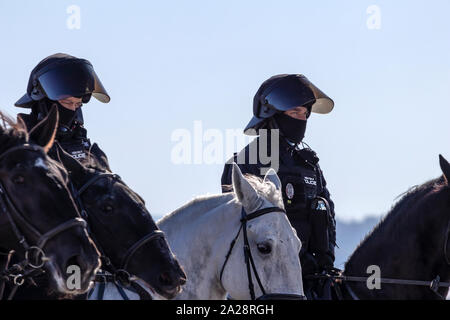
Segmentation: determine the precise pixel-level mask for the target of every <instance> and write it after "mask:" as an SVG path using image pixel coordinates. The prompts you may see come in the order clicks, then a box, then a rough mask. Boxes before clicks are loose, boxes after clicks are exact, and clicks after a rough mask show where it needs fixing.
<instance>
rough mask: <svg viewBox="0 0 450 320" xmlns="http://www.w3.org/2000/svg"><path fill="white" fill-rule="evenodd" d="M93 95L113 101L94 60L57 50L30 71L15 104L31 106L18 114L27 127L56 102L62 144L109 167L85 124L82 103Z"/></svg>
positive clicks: (82, 159) (78, 156) (80, 157)
mask: <svg viewBox="0 0 450 320" xmlns="http://www.w3.org/2000/svg"><path fill="white" fill-rule="evenodd" d="M91 96H94V98H96V99H97V100H99V101H100V102H103V103H108V102H109V101H110V97H109V95H108V93H107V92H106V90H105V88H104V87H103V85H102V83H101V81H100V79H99V78H98V76H97V74H96V73H95V71H94V68H93V66H92V64H91V63H90V62H89V61H88V60H85V59H79V58H76V57H74V56H70V55H67V54H64V53H57V54H54V55H51V56H49V57H47V58H45V59H43V60H42V61H41V62H39V63H38V65H37V66H36V67H35V68H34V69H33V70H32V71H31V74H30V78H29V81H28V87H27V92H26V93H25V95H24V96H23V97H22V98H20V99H19V100H18V101H17V102H16V103H15V106H17V107H21V108H29V109H31V113H30V114H23V113H19V115H18V116H19V117H21V118H22V120H23V121H24V122H25V124H26V126H27V128H28V130H30V129H31V128H33V127H34V126H35V125H36V124H37V123H38V122H39V121H40V120H42V119H43V118H44V117H45V116H46V115H47V114H48V112H49V111H50V110H51V108H52V107H53V106H56V107H57V108H58V112H59V125H58V129H57V133H56V140H57V142H58V143H59V144H60V145H61V147H62V148H63V149H64V150H65V151H67V152H68V153H69V154H71V155H72V156H73V157H74V158H76V159H77V160H79V161H80V162H81V163H83V164H84V165H88V166H95V165H99V164H101V165H102V166H106V167H107V169H108V170H109V166H108V162H107V158H106V155H105V154H104V152H103V151H102V150H101V149H100V148H99V147H98V145H97V144H96V143H94V144H93V145H91V142H90V140H89V139H88V138H87V131H86V129H85V128H84V126H83V125H84V121H83V114H82V111H81V106H82V105H83V104H86V103H88V102H89V100H90V99H91ZM49 154H50V155H52V152H50V153H49Z"/></svg>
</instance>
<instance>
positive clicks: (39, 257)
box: [25, 246, 49, 269]
mask: <svg viewBox="0 0 450 320" xmlns="http://www.w3.org/2000/svg"><path fill="white" fill-rule="evenodd" d="M33 251H35V252H34V254H32V259H33V260H30V253H33ZM25 260H26V261H27V265H28V266H30V267H31V268H33V269H40V268H42V267H43V266H44V264H45V262H46V261H48V260H49V259H48V258H47V257H46V256H45V252H44V250H42V249H41V248H39V247H37V246H32V247H29V248H28V249H27V250H26V251H25ZM39 261H40V262H39ZM36 262H39V263H36Z"/></svg>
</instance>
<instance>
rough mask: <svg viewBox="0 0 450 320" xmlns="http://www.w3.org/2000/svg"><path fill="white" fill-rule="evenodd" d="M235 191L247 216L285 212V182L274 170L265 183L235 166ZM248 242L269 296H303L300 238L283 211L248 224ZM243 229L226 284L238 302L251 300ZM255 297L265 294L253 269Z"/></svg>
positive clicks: (225, 273)
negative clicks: (243, 172) (283, 183)
mask: <svg viewBox="0 0 450 320" xmlns="http://www.w3.org/2000/svg"><path fill="white" fill-rule="evenodd" d="M232 180H233V189H234V193H235V195H236V199H237V201H239V202H240V204H241V205H242V206H243V208H244V210H245V212H246V213H247V214H249V213H252V212H255V211H256V210H260V209H263V208H268V207H279V208H282V209H284V205H283V199H282V194H281V181H280V179H279V178H278V176H277V175H276V173H275V171H274V170H273V169H270V170H269V172H268V173H267V174H266V176H265V177H264V180H263V181H261V179H259V178H257V177H253V176H249V177H244V176H243V174H242V172H241V170H240V169H239V167H238V166H237V165H236V164H233V175H232ZM236 232H237V231H236ZM247 234H248V242H249V245H250V250H251V254H252V256H253V260H254V262H255V266H256V270H257V273H258V275H259V278H260V280H261V283H262V286H263V287H264V289H265V291H266V294H279V293H282V294H296V295H303V283H302V271H301V266H300V260H299V256H298V255H299V252H300V248H301V242H300V239H299V238H298V237H297V234H296V232H295V230H294V229H293V228H292V226H291V224H290V223H289V220H288V218H287V217H286V215H285V214H284V213H283V212H282V211H273V212H270V213H266V214H264V215H261V216H259V217H257V218H254V219H252V220H250V221H248V222H247ZM243 246H244V242H243V232H242V230H241V232H240V236H239V237H238V239H237V241H236V244H235V245H234V249H233V251H232V253H231V255H230V257H229V260H228V261H227V264H226V266H225V268H224V270H223V276H222V285H223V287H224V288H225V290H226V291H227V292H228V293H229V294H230V295H231V297H233V298H234V299H250V290H249V281H248V274H247V267H246V265H245V259H244V253H243ZM251 274H252V280H253V285H254V290H255V296H256V297H260V296H262V295H263V292H262V291H261V289H260V287H259V285H258V282H257V280H256V278H255V274H254V272H253V270H252V271H251Z"/></svg>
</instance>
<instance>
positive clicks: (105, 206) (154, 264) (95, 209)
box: [16, 143, 186, 300]
mask: <svg viewBox="0 0 450 320" xmlns="http://www.w3.org/2000/svg"><path fill="white" fill-rule="evenodd" d="M96 147H97V146H96V144H94V145H93V148H92V149H91V152H95V151H96ZM52 157H53V158H54V159H57V160H58V161H59V162H60V163H61V164H63V165H64V166H65V168H66V169H67V170H68V171H69V177H70V180H71V183H72V184H73V187H74V190H73V195H74V198H75V199H76V201H77V203H78V205H79V208H80V210H81V212H82V215H83V216H84V217H85V218H86V220H87V221H88V225H89V232H90V234H91V236H92V238H93V239H94V241H95V243H96V245H97V247H98V248H99V250H100V251H101V253H102V257H103V259H102V260H103V264H102V269H103V270H106V271H108V272H109V273H111V274H113V279H111V277H108V278H109V280H112V281H114V280H116V281H117V282H120V283H122V284H127V282H128V284H129V282H130V281H129V280H130V278H131V279H133V278H135V279H138V281H137V282H136V281H133V282H132V283H131V284H136V283H138V285H139V286H138V287H137V289H141V290H140V292H141V293H142V292H143V290H142V287H144V288H145V290H147V291H153V292H156V293H158V294H159V295H161V296H163V297H165V298H167V299H172V298H173V297H175V295H176V294H177V293H178V292H180V290H181V286H182V285H183V284H184V283H185V282H186V275H185V273H184V272H183V270H182V269H181V267H180V265H179V263H178V261H177V260H176V259H175V257H174V255H173V253H172V252H171V250H170V248H169V246H168V244H167V242H166V240H165V238H164V235H163V233H162V232H161V231H160V230H158V227H157V226H156V224H155V222H154V221H153V219H152V216H151V215H150V213H149V212H148V211H147V209H146V208H145V203H144V201H143V200H142V198H141V197H140V196H139V195H138V194H137V193H135V192H134V191H133V190H131V189H130V188H129V187H128V186H127V185H126V184H125V183H124V182H123V181H122V180H121V179H120V178H119V177H118V176H117V175H115V174H112V173H111V172H110V170H109V165H108V163H107V160H106V158H102V157H101V156H98V157H95V159H98V160H99V161H96V162H92V165H91V166H90V167H85V166H83V165H82V164H81V163H80V162H79V161H77V160H76V159H74V158H73V157H72V156H71V155H69V154H68V153H66V152H65V151H64V150H63V149H62V148H61V147H60V146H59V144H57V143H56V148H54V154H53V155H52ZM91 159H94V157H92V158H91ZM114 276H116V278H115V279H114ZM99 278H101V277H99ZM41 285H42V286H44V287H45V282H44V281H43V282H42V283H41ZM133 288H136V286H134V287H131V289H133ZM16 298H17V299H27V300H29V299H54V298H57V297H55V296H54V295H52V294H48V293H47V292H46V291H45V290H43V288H32V287H28V288H26V290H21V291H19V292H18V293H17V296H16ZM79 298H82V299H84V298H85V297H84V296H83V297H79Z"/></svg>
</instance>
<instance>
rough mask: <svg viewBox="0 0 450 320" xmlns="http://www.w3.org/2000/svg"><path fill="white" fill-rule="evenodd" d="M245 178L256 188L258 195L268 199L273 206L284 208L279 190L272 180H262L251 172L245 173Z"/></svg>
mask: <svg viewBox="0 0 450 320" xmlns="http://www.w3.org/2000/svg"><path fill="white" fill-rule="evenodd" d="M245 178H246V179H247V181H248V182H249V183H250V185H251V186H252V187H253V188H254V189H255V190H256V192H257V193H258V195H259V196H261V197H263V198H264V199H266V200H268V201H269V202H270V203H271V204H272V205H274V206H275V207H279V208H284V203H283V197H282V195H281V192H278V190H277V188H276V187H275V185H274V184H273V183H272V182H270V181H264V180H263V179H261V178H260V177H258V176H255V175H252V174H245Z"/></svg>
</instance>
